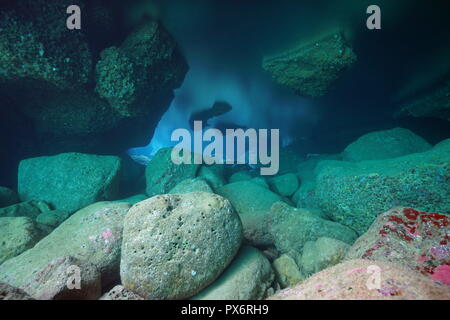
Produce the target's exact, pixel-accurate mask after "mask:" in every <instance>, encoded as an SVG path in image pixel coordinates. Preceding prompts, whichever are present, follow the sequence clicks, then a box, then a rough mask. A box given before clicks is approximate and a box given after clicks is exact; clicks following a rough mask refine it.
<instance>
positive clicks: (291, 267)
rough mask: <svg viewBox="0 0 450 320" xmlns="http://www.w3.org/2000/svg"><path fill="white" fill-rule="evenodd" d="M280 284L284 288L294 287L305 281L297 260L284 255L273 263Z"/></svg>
mask: <svg viewBox="0 0 450 320" xmlns="http://www.w3.org/2000/svg"><path fill="white" fill-rule="evenodd" d="M273 268H274V270H275V273H276V275H277V280H278V283H279V284H280V285H281V287H282V288H286V287H290V286H293V285H295V284H297V283H299V282H301V281H303V280H304V279H305V276H304V275H303V274H302V272H301V271H300V269H299V267H298V266H297V263H296V262H295V260H294V259H293V258H292V257H290V256H289V255H287V254H282V255H281V256H280V257H279V258H277V259H276V260H275V261H274V262H273Z"/></svg>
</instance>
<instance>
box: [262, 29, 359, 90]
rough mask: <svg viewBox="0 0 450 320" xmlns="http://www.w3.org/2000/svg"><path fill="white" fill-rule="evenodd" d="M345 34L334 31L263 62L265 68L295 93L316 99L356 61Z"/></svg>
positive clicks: (267, 58) (266, 58)
mask: <svg viewBox="0 0 450 320" xmlns="http://www.w3.org/2000/svg"><path fill="white" fill-rule="evenodd" d="M356 59H357V58H356V55H355V53H354V52H353V50H352V48H351V47H350V46H349V45H348V44H347V43H346V40H345V39H344V35H343V32H341V31H334V32H332V33H330V34H327V35H325V36H324V37H321V38H318V39H316V40H314V41H311V42H310V43H304V44H301V45H299V46H298V47H296V48H293V49H291V50H290V51H287V52H284V53H282V54H280V55H277V56H274V57H265V58H264V59H263V63H262V65H263V68H264V70H266V71H267V72H269V73H270V74H271V75H272V78H273V79H274V80H275V81H276V82H278V83H279V84H281V85H283V86H286V87H288V88H289V89H291V90H293V91H294V92H295V93H296V94H298V95H300V96H305V97H311V98H317V97H321V96H323V95H325V94H326V93H327V91H328V89H329V88H330V86H331V85H332V84H333V83H334V82H335V81H336V80H337V79H339V78H340V77H341V75H342V73H343V72H344V71H345V70H346V69H347V68H348V67H350V66H351V65H352V64H353V63H354V62H355V61H356Z"/></svg>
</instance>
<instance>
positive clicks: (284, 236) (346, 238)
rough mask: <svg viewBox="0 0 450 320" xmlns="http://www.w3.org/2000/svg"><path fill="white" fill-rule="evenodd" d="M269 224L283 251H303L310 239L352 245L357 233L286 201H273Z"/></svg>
mask: <svg viewBox="0 0 450 320" xmlns="http://www.w3.org/2000/svg"><path fill="white" fill-rule="evenodd" d="M270 215H271V221H270V224H269V228H270V233H271V235H272V238H273V240H274V243H275V247H276V248H277V250H278V251H279V252H281V253H288V252H289V251H291V250H295V251H297V252H302V248H303V246H304V245H305V244H306V242H307V241H316V240H317V239H319V238H320V237H329V238H333V239H337V240H341V241H343V242H345V243H348V244H352V243H353V242H354V241H355V240H356V238H357V237H358V235H357V234H356V232H355V231H353V230H352V229H350V228H348V227H346V226H344V225H341V224H339V223H337V222H334V221H329V220H324V219H322V218H320V217H318V216H316V215H315V214H312V213H311V212H309V211H308V210H306V209H299V208H294V207H290V206H289V205H287V204H285V203H283V202H277V203H275V204H273V206H272V208H271V211H270Z"/></svg>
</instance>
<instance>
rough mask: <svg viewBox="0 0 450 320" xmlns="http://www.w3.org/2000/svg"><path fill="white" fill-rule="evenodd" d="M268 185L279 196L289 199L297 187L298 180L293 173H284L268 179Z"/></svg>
mask: <svg viewBox="0 0 450 320" xmlns="http://www.w3.org/2000/svg"><path fill="white" fill-rule="evenodd" d="M269 185H270V187H271V188H272V190H273V191H275V192H276V193H278V194H279V195H280V196H284V197H289V196H291V195H293V194H294V192H295V191H297V189H298V187H299V183H298V178H297V176H296V175H295V174H293V173H286V174H283V175H280V176H275V177H273V178H271V179H269Z"/></svg>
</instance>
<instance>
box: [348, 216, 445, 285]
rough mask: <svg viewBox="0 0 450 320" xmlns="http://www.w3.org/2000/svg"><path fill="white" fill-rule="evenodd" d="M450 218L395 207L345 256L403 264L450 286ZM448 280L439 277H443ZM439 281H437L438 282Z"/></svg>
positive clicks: (376, 221)
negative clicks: (443, 274) (444, 274)
mask: <svg viewBox="0 0 450 320" xmlns="http://www.w3.org/2000/svg"><path fill="white" fill-rule="evenodd" d="M449 232H450V217H449V216H445V215H442V214H438V213H426V212H420V211H418V210H415V209H412V208H404V207H397V208H394V209H392V210H389V211H387V212H385V213H382V214H380V215H379V216H378V218H377V219H376V220H375V222H374V223H373V224H372V226H371V227H370V228H369V230H368V231H367V232H366V233H365V234H363V235H362V236H361V237H360V238H358V240H356V242H355V243H354V244H353V246H352V247H351V248H350V250H349V252H348V253H347V256H346V258H347V259H360V258H362V259H369V260H376V261H389V262H394V263H397V264H402V265H404V266H406V267H408V268H410V269H412V270H415V271H420V272H421V273H423V274H424V275H427V276H430V277H431V278H433V279H435V280H439V279H442V280H444V283H445V284H447V285H450V272H448V270H447V271H445V270H446V268H448V267H449V265H450V264H449V263H450V234H449ZM445 272H446V274H447V277H446V278H444V277H442V278H441V277H440V275H439V273H445ZM437 277H439V279H437Z"/></svg>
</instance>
